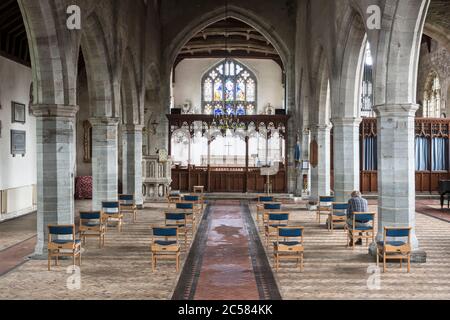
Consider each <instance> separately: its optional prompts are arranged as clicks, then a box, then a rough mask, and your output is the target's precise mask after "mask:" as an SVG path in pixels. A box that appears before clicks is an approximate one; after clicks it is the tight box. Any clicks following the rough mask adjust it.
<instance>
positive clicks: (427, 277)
mask: <svg viewBox="0 0 450 320" xmlns="http://www.w3.org/2000/svg"><path fill="white" fill-rule="evenodd" d="M370 203H371V209H372V210H376V202H374V201H370ZM89 205H90V203H89V202H77V203H76V206H77V210H84V209H88V207H89ZM437 205H439V201H438V200H420V201H418V204H417V208H418V211H419V210H420V211H421V212H423V213H424V214H420V213H419V214H417V236H418V239H419V241H420V246H421V248H422V249H424V250H425V251H426V252H427V255H428V258H427V263H426V264H413V265H412V269H411V271H412V272H411V273H410V274H407V273H406V269H405V268H403V269H402V270H400V269H399V266H398V264H390V265H389V269H388V272H387V273H385V274H380V289H379V290H371V289H369V288H368V281H369V283H370V284H374V281H373V279H374V278H373V277H374V275H373V274H370V273H368V270H369V269H368V268H369V267H372V266H374V265H375V263H374V260H373V259H372V258H370V257H369V256H368V255H367V248H366V247H357V248H356V249H355V250H351V249H347V248H346V246H345V244H346V237H345V234H344V232H343V231H340V230H336V231H335V232H334V233H330V232H328V231H327V230H326V229H325V228H324V227H323V226H318V225H317V223H316V222H315V214H314V213H313V212H309V211H306V209H303V206H302V205H301V204H290V205H287V209H290V210H292V212H293V213H292V217H291V218H292V219H293V220H294V221H295V222H296V223H298V224H301V225H303V226H304V227H305V228H306V229H305V250H306V253H305V271H304V272H303V273H300V272H299V271H298V270H297V269H295V268H293V265H290V264H289V263H287V264H285V267H283V268H282V269H281V270H280V272H279V273H275V279H276V282H277V283H278V287H279V291H280V292H281V295H282V298H283V299H450V237H449V235H450V223H448V222H446V221H443V220H450V219H448V216H450V211H449V213H448V216H447V214H446V213H442V212H440V215H439V216H436V217H434V216H433V214H437V213H436V206H437ZM233 208H236V207H235V206H225V205H224V204H223V203H222V205H221V206H219V207H216V210H213V211H212V218H214V219H215V222H214V220H213V222H212V223H213V224H212V225H213V228H209V229H207V230H208V231H207V234H205V239H207V240H206V241H208V243H207V244H208V245H209V247H210V250H209V251H208V250H206V251H205V254H204V257H203V259H204V261H206V262H207V263H205V264H204V266H203V267H202V269H201V272H200V274H199V283H201V282H202V283H203V285H200V286H199V287H198V291H197V292H196V295H195V296H194V298H195V299H214V297H213V296H209V295H208V290H204V289H202V288H207V287H208V286H209V285H212V286H216V287H217V284H218V283H221V281H222V282H223V281H224V279H225V280H227V279H228V280H227V281H228V282H230V283H232V282H233V279H232V278H230V277H228V278H227V277H226V276H224V277H222V276H223V275H226V272H224V271H226V270H224V269H226V266H224V265H223V258H224V257H225V258H226V255H223V254H222V255H221V254H220V252H217V251H215V250H214V248H216V249H217V248H220V245H221V243H222V240H227V241H228V240H229V241H231V242H233V241H237V242H236V243H234V242H233V243H234V245H235V246H236V248H239V250H240V251H239V254H238V253H236V255H237V256H240V259H239V261H240V263H239V264H238V265H239V266H240V267H242V268H243V269H245V270H243V274H244V273H245V274H246V275H247V278H245V279H244V278H243V280H242V281H241V282H242V283H240V286H241V288H244V289H245V288H247V289H248V292H249V296H251V295H252V294H253V295H254V293H255V290H254V289H255V288H254V280H253V279H250V278H251V277H250V278H248V275H249V274H251V268H250V263H249V257H250V253H248V252H249V249H248V247H247V245H248V244H247V243H246V241H247V242H248V241H249V239H253V238H248V236H249V235H248V232H246V231H245V230H244V229H243V228H242V221H243V217H244V215H245V214H243V211H239V210H238V211H236V210H235V209H233ZM164 209H165V207H164V205H163V204H151V205H148V206H147V207H146V208H145V210H142V211H140V212H139V214H138V223H136V224H132V223H130V222H129V221H127V223H126V224H125V226H124V230H123V232H122V233H118V232H117V231H116V230H115V229H111V232H109V233H108V235H107V238H106V247H105V248H104V249H98V247H97V241H96V240H94V239H91V240H88V244H87V246H86V247H85V248H86V251H85V252H84V255H83V265H82V274H81V289H80V290H70V289H68V286H67V283H68V281H69V282H70V280H72V279H71V274H68V273H66V272H67V266H68V265H69V264H70V262H69V261H63V262H62V266H60V267H54V268H53V269H52V271H50V272H48V271H47V262H46V261H37V260H30V261H27V260H24V257H25V256H26V255H28V254H30V253H31V252H32V249H33V246H34V242H35V239H34V234H35V224H36V222H35V215H29V216H26V217H22V218H20V219H16V220H13V221H9V222H6V223H3V224H0V248H1V249H0V299H156V300H159V299H170V298H172V295H173V292H174V290H175V288H176V285H177V282H178V279H179V276H180V275H179V274H177V273H176V272H175V266H174V265H173V263H172V262H163V263H162V264H161V265H159V267H158V271H157V272H156V273H152V272H151V266H150V254H149V245H150V227H151V225H153V224H159V223H161V222H162V219H163V214H162V212H163V210H164ZM250 210H251V212H252V215H253V218H255V205H254V204H251V205H250ZM425 214H426V215H425ZM230 215H232V216H230ZM228 218H230V219H228ZM233 228H235V229H236V230H234V229H233ZM222 229H223V230H222ZM231 229H233V230H234V231H236V232H234V231H233V232H231V231H232V230H231ZM238 229H239V230H238ZM220 230H222V231H223V232H221V233H222V235H221V234H218V233H217V231H220ZM228 231H230V232H228ZM219 233H220V232H219ZM224 234H225V235H227V234H228V235H229V237H225V238H222V236H223V235H224ZM257 237H258V236H257V235H256V238H257ZM228 238H229V239H228ZM256 242H257V241H256ZM207 247H208V246H207ZM250 251H251V250H250ZM262 252H263V254H262V255H264V250H263V249H262ZM222 253H224V252H222ZM245 253H247V254H248V255H247V256H246V254H245ZM229 254H230V253H228V255H229ZM267 254H268V255H267V256H268V258H269V261H270V263H272V256H271V252H270V251H268V252H267ZM233 257H234V256H233ZM185 258H186V254H183V255H182V260H183V264H184V261H185ZM221 259H222V260H221ZM230 259H231V257H230ZM208 261H209V262H210V263H209V262H208ZM214 266H215V267H217V268H219V269H220V270H212V269H211V268H213V267H214ZM2 268H3V269H2ZM208 268H209V270H207V269H208ZM2 270H3V272H2ZM241 271H242V270H241ZM375 276H376V275H375ZM244 280H245V281H244ZM257 282H258V281H257ZM375 283H376V282H375ZM229 291H230V292H233V289H232V288H231V289H230V290H229ZM244 291H245V290H243V292H244ZM244 294H245V292H244ZM218 298H220V297H218Z"/></svg>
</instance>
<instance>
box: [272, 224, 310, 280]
mask: <svg viewBox="0 0 450 320" xmlns="http://www.w3.org/2000/svg"><path fill="white" fill-rule="evenodd" d="M303 230H304V228H303V227H294V226H291V227H279V228H278V230H277V231H278V234H277V241H276V242H274V245H273V246H274V251H273V255H274V258H275V268H276V271H277V272H278V270H279V268H280V261H281V260H296V261H297V267H300V271H303V257H304V246H303Z"/></svg>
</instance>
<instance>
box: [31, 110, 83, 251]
mask: <svg viewBox="0 0 450 320" xmlns="http://www.w3.org/2000/svg"><path fill="white" fill-rule="evenodd" d="M77 111H78V107H77V106H58V105H35V106H33V112H34V115H35V116H36V117H37V120H36V143H37V207H38V209H37V210H38V212H37V244H36V249H35V257H36V258H45V257H46V256H47V234H48V225H51V224H73V223H74V190H73V181H74V154H75V147H74V130H75V129H74V128H75V115H76V113H77Z"/></svg>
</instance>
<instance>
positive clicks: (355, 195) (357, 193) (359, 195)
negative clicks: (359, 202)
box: [352, 191, 361, 198]
mask: <svg viewBox="0 0 450 320" xmlns="http://www.w3.org/2000/svg"><path fill="white" fill-rule="evenodd" d="M358 197H361V192H359V191H353V192H352V198H358Z"/></svg>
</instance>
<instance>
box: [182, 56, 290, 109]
mask: <svg viewBox="0 0 450 320" xmlns="http://www.w3.org/2000/svg"><path fill="white" fill-rule="evenodd" d="M221 60H222V59H185V60H183V61H181V62H180V63H179V64H178V66H177V67H176V69H175V83H174V88H173V95H174V97H173V98H174V102H175V103H174V104H175V106H179V105H183V104H185V103H186V100H189V101H191V102H192V106H193V107H194V108H195V112H196V113H200V112H201V99H202V97H201V94H202V92H201V91H202V89H201V80H202V77H203V75H204V74H205V73H206V72H207V71H208V70H209V69H210V68H212V67H213V66H214V65H215V64H217V63H218V62H219V61H221ZM236 60H237V61H240V62H241V63H242V64H244V65H245V66H246V67H248V68H249V69H250V70H251V71H253V73H254V74H255V76H256V78H257V81H258V89H257V90H258V91H257V95H258V97H257V98H258V106H257V108H258V110H257V112H258V113H263V112H264V108H265V107H266V106H267V104H268V103H270V104H271V105H272V106H274V107H275V108H282V107H283V101H284V89H283V85H282V70H281V68H280V66H279V65H278V64H277V63H276V62H274V61H273V60H265V59H264V60H263V59H236Z"/></svg>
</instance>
